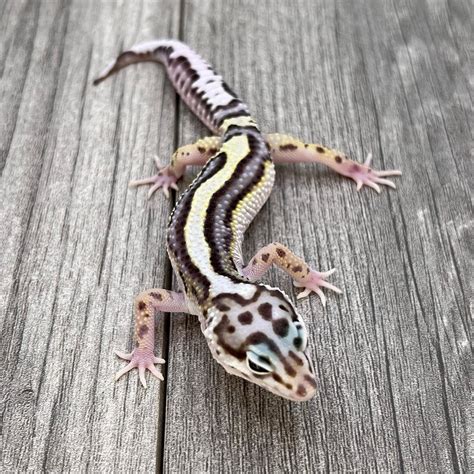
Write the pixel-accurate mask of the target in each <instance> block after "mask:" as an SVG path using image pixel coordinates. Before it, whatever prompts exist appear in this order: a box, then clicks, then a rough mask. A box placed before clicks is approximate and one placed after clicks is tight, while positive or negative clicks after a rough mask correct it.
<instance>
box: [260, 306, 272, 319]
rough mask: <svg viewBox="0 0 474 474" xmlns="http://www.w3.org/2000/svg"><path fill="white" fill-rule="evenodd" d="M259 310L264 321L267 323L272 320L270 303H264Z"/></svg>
mask: <svg viewBox="0 0 474 474" xmlns="http://www.w3.org/2000/svg"><path fill="white" fill-rule="evenodd" d="M257 310H258V312H259V313H260V315H261V316H262V318H263V319H265V320H267V321H270V320H271V319H272V305H271V304H270V303H262V304H261V305H260V306H259V307H258V308H257Z"/></svg>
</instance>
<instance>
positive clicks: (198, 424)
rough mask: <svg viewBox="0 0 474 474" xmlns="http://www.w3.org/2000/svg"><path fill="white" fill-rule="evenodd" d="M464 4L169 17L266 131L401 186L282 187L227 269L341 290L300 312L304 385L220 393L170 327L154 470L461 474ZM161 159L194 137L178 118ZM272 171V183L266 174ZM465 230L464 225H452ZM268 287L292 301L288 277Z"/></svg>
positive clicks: (303, 180) (330, 5) (218, 10)
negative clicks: (391, 176) (298, 389)
mask: <svg viewBox="0 0 474 474" xmlns="http://www.w3.org/2000/svg"><path fill="white" fill-rule="evenodd" d="M468 11H469V9H468V5H467V3H466V2H463V1H457V2H449V3H448V2H446V1H435V2H431V1H430V2H388V1H387V2H378V1H375V0H374V1H369V2H344V1H342V0H341V1H337V2H333V1H329V0H328V1H322V0H319V1H309V0H308V1H298V2H274V1H272V2H250V1H239V2H218V1H215V0H214V1H205V2H203V1H199V2H198V1H192V0H188V1H186V2H185V10H184V13H185V17H184V22H183V25H184V28H183V32H184V35H183V39H184V40H185V41H187V42H189V43H190V44H191V45H192V46H193V47H195V48H196V49H197V50H198V51H200V52H201V53H202V54H203V55H204V56H205V57H206V58H208V59H209V60H210V61H211V62H212V63H213V64H214V65H215V66H216V67H217V68H218V70H219V71H220V72H221V73H222V74H223V75H224V77H226V78H227V80H228V82H229V83H230V84H231V86H232V87H233V88H234V89H235V90H237V91H238V92H240V93H241V95H242V96H243V98H244V99H246V100H247V101H248V103H249V104H250V106H251V109H252V110H253V111H254V112H255V115H256V117H257V119H258V121H259V122H260V124H261V125H262V126H263V127H264V128H265V129H266V130H268V131H285V132H288V133H292V134H295V135H298V136H301V137H303V138H304V139H306V140H315V141H321V142H324V143H326V144H328V145H329V146H335V147H338V148H340V149H344V150H347V151H348V152H350V153H351V154H352V155H353V156H357V157H360V158H361V159H362V158H363V157H364V156H365V155H366V154H367V153H368V152H369V151H372V152H373V153H374V155H375V163H376V164H375V166H378V167H385V168H398V167H400V168H401V169H403V171H404V176H403V179H401V180H400V181H398V183H397V184H398V188H399V189H398V191H395V192H392V191H388V190H384V191H383V193H382V195H380V196H378V195H376V194H375V193H373V192H371V191H368V190H364V192H361V193H360V194H357V193H356V192H355V189H354V184H353V183H350V182H343V181H342V180H341V179H340V178H338V177H337V176H334V175H333V174H330V173H328V172H326V171H324V170H320V169H316V168H314V167H310V166H306V167H299V168H296V167H294V168H288V169H285V170H283V169H281V170H280V171H281V172H280V174H279V176H278V179H277V183H276V189H275V191H274V193H273V195H272V197H271V199H270V202H269V203H268V204H267V205H266V207H265V208H264V210H263V212H262V213H261V214H260V215H259V216H258V218H257V220H256V222H255V224H254V225H253V226H252V228H251V229H250V231H249V238H248V242H247V243H246V247H245V250H246V255H247V256H250V255H252V254H253V252H254V251H255V250H256V249H257V248H259V247H260V246H262V245H264V244H266V243H268V242H270V241H273V240H280V241H282V242H283V243H285V244H288V245H289V246H290V247H292V248H293V249H294V250H295V251H297V252H298V253H300V254H303V255H305V257H306V258H307V259H308V261H310V262H313V263H314V264H315V265H317V266H318V267H319V268H322V269H328V268H331V267H333V266H336V267H337V268H338V270H339V271H338V273H337V274H336V275H337V277H336V278H335V281H337V284H338V285H339V286H341V287H342V288H344V290H345V294H344V295H343V296H342V297H340V298H337V297H334V295H331V297H330V298H329V303H328V307H327V308H326V310H323V309H322V307H321V305H320V303H319V302H318V300H317V298H312V299H310V300H309V301H308V300H307V301H305V302H303V303H300V304H299V306H300V308H301V310H302V312H303V313H304V314H306V320H307V321H308V326H309V329H310V333H311V336H310V345H311V348H312V353H313V356H314V360H315V362H316V367H317V372H318V376H319V380H320V392H319V395H318V396H317V397H316V398H315V399H314V400H313V401H311V402H309V403H306V404H302V405H297V404H294V403H291V402H286V401H283V400H280V399H278V398H276V397H274V396H273V395H271V394H268V393H266V392H263V391H262V390H260V389H258V388H256V387H253V386H251V385H249V384H248V383H246V382H244V381H243V380H240V379H237V378H235V377H230V376H228V375H226V374H225V373H224V370H223V369H222V368H220V367H219V366H218V365H217V364H216V363H214V362H213V361H212V359H211V356H210V354H209V352H208V349H207V347H206V343H205V341H204V339H203V338H202V337H201V335H200V329H199V324H198V322H197V321H196V320H194V319H192V318H190V317H186V316H184V315H174V316H173V317H172V319H171V321H172V322H171V336H170V355H169V368H168V371H169V372H168V374H169V375H168V381H167V402H166V403H167V405H166V432H165V442H164V467H165V470H167V471H169V472H191V471H193V472H314V471H327V472H344V471H352V470H356V471H365V470H369V471H375V470H378V471H382V472H388V471H400V470H406V471H408V472H415V471H416V472H459V471H463V470H464V471H465V470H466V469H467V463H468V461H467V445H466V435H467V427H466V426H467V422H468V421H467V420H468V398H469V387H468V363H469V358H470V357H471V346H470V343H469V339H468V337H469V336H468V331H469V324H470V322H469V319H468V316H469V310H468V305H469V301H468V297H469V296H468V289H469V285H470V282H469V274H470V273H469V268H468V259H469V254H468V250H467V248H466V241H467V239H468V235H469V233H470V235H471V238H472V219H471V217H470V216H472V209H471V207H470V199H469V194H468V184H469V177H470V176H472V166H469V162H468V161H467V158H468V152H469V141H468V140H469V135H470V132H469V124H468V123H467V117H468V115H469V110H470V107H471V105H472V103H471V99H470V96H469V91H468V85H467V84H468V78H467V63H466V50H467V35H468V33H467V32H468V17H469V14H468ZM182 116H183V122H182V128H181V133H180V142H181V143H188V142H192V141H194V140H195V139H196V137H197V136H199V135H201V134H202V133H206V132H205V130H204V128H203V127H201V126H199V125H198V124H197V123H196V120H195V119H194V118H193V117H192V116H191V115H190V113H188V112H187V111H183V114H182ZM283 171H284V172H283ZM470 219H471V220H470ZM269 281H271V282H272V283H275V284H278V285H279V286H280V287H282V288H283V289H285V290H286V291H288V292H290V294H292V289H291V285H290V283H289V282H288V279H287V278H286V277H285V276H284V275H282V274H277V273H274V274H272V275H271V277H270V279H269Z"/></svg>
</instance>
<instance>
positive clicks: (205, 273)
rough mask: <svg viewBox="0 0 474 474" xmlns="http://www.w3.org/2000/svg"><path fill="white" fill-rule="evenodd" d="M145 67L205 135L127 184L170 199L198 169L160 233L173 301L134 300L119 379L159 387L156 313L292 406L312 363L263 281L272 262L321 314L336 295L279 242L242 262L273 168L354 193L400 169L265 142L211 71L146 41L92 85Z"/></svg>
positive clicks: (310, 391)
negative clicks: (330, 176) (177, 322)
mask: <svg viewBox="0 0 474 474" xmlns="http://www.w3.org/2000/svg"><path fill="white" fill-rule="evenodd" d="M142 61H154V62H158V63H161V64H163V65H164V66H165V68H166V72H167V74H168V77H169V79H170V80H171V82H172V84H173V86H174V88H175V89H176V91H177V93H178V94H179V95H180V97H181V98H182V99H183V101H184V102H185V103H186V104H187V105H188V106H189V108H190V109H191V110H192V111H193V112H194V113H195V115H196V116H197V117H198V118H199V119H200V120H201V121H202V122H203V123H204V124H205V125H206V126H207V127H208V128H209V129H210V130H211V131H212V133H213V134H214V135H213V136H210V137H207V138H202V139H200V140H198V141H197V142H196V143H194V144H192V145H186V146H182V147H180V148H178V150H177V151H176V152H175V153H174V154H173V156H172V159H171V163H170V164H169V165H168V166H164V167H161V166H160V165H159V164H158V163H157V167H158V172H157V174H155V175H154V176H152V177H150V178H146V179H142V180H137V181H133V182H131V183H130V184H131V185H132V186H140V185H150V186H151V187H150V189H149V193H148V195H149V197H150V196H151V195H152V194H153V193H154V192H155V191H156V190H157V189H159V188H161V189H162V190H163V192H164V193H165V195H166V196H169V190H170V188H172V189H175V190H177V189H178V188H177V185H176V183H177V181H178V180H179V179H180V178H181V177H182V176H183V174H184V172H185V169H186V167H187V166H189V165H203V168H202V169H201V171H200V173H199V174H198V176H197V177H196V178H195V179H194V180H193V182H192V183H191V184H190V185H189V187H188V188H187V189H186V190H185V191H184V192H183V193H182V194H181V195H180V196H179V199H178V200H177V203H176V205H175V207H174V209H173V211H172V213H171V216H170V219H169V223H168V227H167V230H166V246H167V251H168V255H169V258H170V260H171V264H172V267H173V270H174V272H175V274H176V277H177V279H178V282H179V287H180V290H181V291H180V292H174V291H170V290H166V289H160V288H153V289H150V290H147V291H144V292H142V293H140V294H139V295H138V296H137V297H136V298H135V303H134V311H135V335H134V339H135V348H134V349H133V351H132V352H131V353H129V354H127V353H124V352H120V351H116V354H117V355H118V356H119V357H120V358H122V359H124V360H126V361H129V363H128V365H126V366H125V367H124V368H122V369H121V370H120V371H119V372H118V373H117V374H116V379H118V378H120V377H121V376H122V375H124V374H125V373H127V372H128V371H130V370H131V369H133V368H138V374H139V378H140V380H141V382H142V384H143V385H144V386H145V387H146V380H145V371H146V370H147V369H148V370H149V371H150V372H151V373H152V374H153V375H154V376H156V377H158V378H159V379H161V380H163V377H162V375H161V373H160V372H159V371H158V370H157V368H156V367H155V364H161V363H164V360H163V359H160V358H158V357H156V356H155V354H154V345H155V344H154V342H155V341H154V332H155V330H154V317H155V314H156V313H157V312H159V311H162V312H176V313H189V314H192V315H196V316H198V317H199V320H200V323H201V329H202V332H203V333H204V336H205V338H206V341H207V343H208V346H209V349H210V350H211V353H212V355H213V357H214V358H215V359H216V360H217V362H219V364H221V365H222V366H223V367H224V369H225V370H226V371H227V372H229V373H231V374H234V375H237V376H239V377H242V378H244V379H246V380H248V381H250V382H253V383H255V384H257V385H259V386H261V387H264V388H265V389H267V390H269V391H271V392H273V393H274V394H277V395H279V396H281V397H285V398H287V399H290V400H295V401H304V400H308V399H310V398H311V397H313V396H314V394H315V393H316V387H317V383H316V377H315V373H314V369H313V366H312V363H311V361H310V359H309V357H308V354H307V351H306V348H307V341H308V336H307V330H306V327H305V324H304V322H303V319H302V317H301V315H300V314H299V313H298V311H297V309H296V307H295V305H294V304H293V302H292V301H291V300H290V298H289V297H288V296H287V295H286V294H285V293H284V292H283V291H282V290H280V289H279V288H274V287H271V286H269V285H267V284H264V283H261V282H260V279H261V277H262V276H263V275H264V274H265V272H266V271H267V270H268V269H269V268H270V266H271V265H273V264H274V265H276V266H278V267H279V268H281V269H282V270H283V271H285V272H286V273H287V274H288V275H290V277H291V278H292V279H293V283H294V285H295V286H297V287H300V288H302V289H303V291H302V292H301V293H300V294H299V295H298V298H301V297H305V296H307V295H309V294H310V293H311V292H315V293H316V294H317V295H318V296H319V297H320V298H321V301H322V303H323V305H324V304H325V302H326V298H325V295H324V294H323V292H322V288H327V289H329V290H332V291H334V292H336V293H340V292H341V290H339V289H338V288H336V287H335V286H334V285H332V284H331V283H329V282H328V281H327V277H328V276H329V275H331V274H332V273H333V272H334V269H332V270H329V271H326V272H318V271H316V270H314V269H312V268H311V267H310V266H309V265H308V264H307V263H306V262H305V261H304V260H303V259H302V258H300V257H299V256H297V255H295V254H294V253H293V252H292V251H291V250H290V249H289V248H288V247H286V246H285V245H283V244H281V243H278V242H273V243H270V244H268V245H266V246H265V247H263V248H262V249H260V250H259V251H258V252H257V253H256V254H255V256H254V257H252V258H251V259H250V261H249V263H247V264H244V261H243V257H242V253H241V243H242V240H243V236H244V233H245V231H246V229H247V227H248V225H249V224H250V222H251V221H252V220H253V219H254V217H255V215H256V214H257V213H258V212H259V210H260V209H261V207H262V206H263V204H264V203H265V201H266V200H267V199H268V196H269V194H270V192H271V190H272V187H273V183H274V177H275V168H274V164H275V163H321V164H323V165H326V166H328V167H329V168H331V169H333V170H334V171H336V172H337V173H339V174H341V175H343V176H346V177H349V178H352V179H353V180H354V181H355V182H356V184H357V190H359V189H361V188H362V186H364V185H365V186H369V187H371V188H373V189H375V190H376V191H377V192H380V186H379V185H386V186H390V187H392V188H395V185H394V183H393V182H392V181H390V180H388V179H386V177H387V176H398V175H400V174H401V172H400V171H396V170H393V171H376V170H374V169H372V168H370V160H371V155H369V156H368V157H367V160H366V161H365V163H364V164H359V163H356V162H354V161H352V160H351V159H349V158H348V157H347V156H346V155H345V154H343V153H341V152H339V151H336V150H332V149H329V148H327V147H325V146H322V145H319V144H310V143H306V142H303V141H300V140H298V139H296V138H293V137H291V136H288V135H282V134H278V133H274V134H266V135H265V134H263V133H262V132H261V131H260V129H259V127H258V125H257V123H256V122H255V120H254V119H253V118H252V116H251V115H250V113H249V110H248V107H247V106H246V105H245V104H244V103H243V102H242V100H240V99H239V98H238V97H237V95H236V94H235V93H234V92H233V91H232V90H231V89H230V88H229V86H228V85H227V84H226V83H225V82H224V81H223V79H222V77H221V76H220V75H218V74H217V73H216V72H215V71H214V69H213V68H212V67H211V66H210V65H209V64H208V63H207V62H206V61H205V60H204V59H203V58H201V57H200V56H199V55H198V54H197V53H195V52H194V51H193V50H192V49H191V48H190V47H189V46H187V45H186V44H184V43H182V42H180V41H176V40H169V39H163V40H154V41H149V42H145V43H141V44H138V45H136V46H134V47H132V48H131V49H129V50H127V51H125V52H122V53H121V54H120V55H119V56H118V58H117V59H116V60H115V61H114V62H113V63H111V64H110V65H109V66H108V67H107V68H105V69H104V71H103V72H102V73H101V74H100V75H99V77H98V78H97V79H96V80H95V81H94V85H97V84H99V83H100V82H102V81H103V80H104V79H106V78H107V77H109V76H110V75H112V74H114V73H115V72H117V71H118V70H120V69H122V68H124V67H126V66H128V65H130V64H133V63H139V62H142Z"/></svg>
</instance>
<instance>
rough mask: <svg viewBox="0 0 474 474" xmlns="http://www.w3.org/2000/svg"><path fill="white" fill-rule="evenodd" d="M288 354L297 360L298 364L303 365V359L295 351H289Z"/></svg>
mask: <svg viewBox="0 0 474 474" xmlns="http://www.w3.org/2000/svg"><path fill="white" fill-rule="evenodd" d="M288 355H289V356H290V357H291V358H292V359H293V360H294V361H295V362H296V364H297V365H300V366H301V365H303V359H301V357H298V356H297V355H296V354H295V353H294V352H293V351H290V352H288Z"/></svg>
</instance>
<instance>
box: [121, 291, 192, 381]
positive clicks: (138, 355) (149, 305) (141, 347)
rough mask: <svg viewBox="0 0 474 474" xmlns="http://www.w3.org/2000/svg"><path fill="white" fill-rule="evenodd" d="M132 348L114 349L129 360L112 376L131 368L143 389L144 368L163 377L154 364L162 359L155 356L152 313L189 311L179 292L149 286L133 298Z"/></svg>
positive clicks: (159, 377)
mask: <svg viewBox="0 0 474 474" xmlns="http://www.w3.org/2000/svg"><path fill="white" fill-rule="evenodd" d="M134 309H135V335H134V340H135V349H133V351H132V352H131V353H130V354H126V353H124V352H121V351H115V354H116V355H118V356H119V357H120V358H121V359H124V360H127V361H129V362H130V363H129V364H128V365H127V366H125V367H124V368H123V369H121V370H119V371H118V372H117V374H116V375H115V380H118V379H119V378H120V377H122V375H124V374H126V373H127V372H129V371H130V370H132V369H134V368H135V367H137V368H138V375H139V377H140V381H141V383H142V385H143V386H144V387H145V388H146V380H145V371H146V369H148V370H149V371H150V372H151V373H152V374H153V375H154V376H155V377H157V378H158V379H160V380H163V376H162V375H161V373H160V372H158V370H157V369H156V367H155V364H164V362H165V361H164V360H163V359H160V358H158V357H155V354H154V347H155V313H156V312H158V311H163V312H165V313H168V312H173V313H189V309H188V305H187V304H186V301H185V299H184V295H183V294H182V293H176V292H174V291H168V290H162V289H156V288H154V289H151V290H148V291H144V292H142V293H140V294H139V295H138V296H137V297H136V298H135V304H134Z"/></svg>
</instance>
